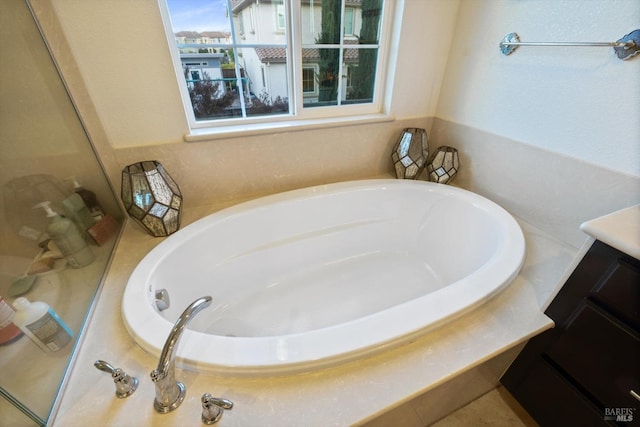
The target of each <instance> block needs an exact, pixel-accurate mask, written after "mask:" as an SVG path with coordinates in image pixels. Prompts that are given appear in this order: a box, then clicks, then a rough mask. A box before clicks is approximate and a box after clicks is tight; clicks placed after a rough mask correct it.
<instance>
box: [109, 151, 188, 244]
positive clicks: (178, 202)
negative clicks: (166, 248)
mask: <svg viewBox="0 0 640 427" xmlns="http://www.w3.org/2000/svg"><path fill="white" fill-rule="evenodd" d="M120 196H121V198H122V201H123V202H124V206H125V208H126V209H127V212H128V213H129V215H130V216H131V218H132V219H133V220H134V221H135V222H137V223H138V224H140V225H141V226H142V227H143V228H144V229H145V230H146V231H147V232H148V233H149V234H151V235H152V236H155V237H162V236H168V235H170V234H172V233H174V232H176V231H178V229H179V228H180V217H181V214H182V193H181V192H180V188H178V184H176V182H175V181H174V180H173V178H171V175H169V173H167V171H166V170H165V169H164V167H163V166H162V165H161V164H160V162H158V161H156V160H148V161H143V162H138V163H134V164H131V165H129V166H126V167H125V168H124V169H122V192H121V195H120Z"/></svg>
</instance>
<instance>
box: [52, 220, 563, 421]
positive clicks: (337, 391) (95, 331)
mask: <svg viewBox="0 0 640 427" xmlns="http://www.w3.org/2000/svg"><path fill="white" fill-rule="evenodd" d="M217 208H218V207H198V208H194V209H186V210H185V216H184V223H185V224H187V223H189V222H192V221H194V220H195V219H197V218H200V217H202V216H204V215H206V214H208V213H210V212H213V211H215V210H217ZM521 225H522V227H523V230H524V232H525V237H526V239H527V254H528V255H527V259H526V262H525V265H524V267H523V269H522V271H521V274H520V275H519V276H518V277H517V278H516V279H515V280H514V282H513V283H512V284H511V285H510V286H509V287H508V288H507V289H505V290H504V291H502V292H501V293H500V294H498V295H497V296H496V297H495V298H493V299H491V300H490V301H489V302H487V303H486V304H483V305H482V306H480V307H478V308H477V309H476V310H474V311H472V312H470V313H468V314H466V315H464V316H462V317H460V318H458V319H457V320H454V321H452V322H450V323H448V324H446V325H444V326H442V327H441V328H439V329H436V330H434V331H432V332H430V333H428V334H426V335H424V336H422V337H421V338H418V339H416V340H415V341H413V342H411V343H409V344H406V345H403V346H400V347H397V348H393V349H390V350H388V351H386V352H383V353H381V354H379V355H376V356H373V357H369V358H366V359H362V360H359V361H354V362H351V363H347V364H344V365H340V366H337V367H334V368H330V369H326V370H321V371H317V372H312V373H308V374H302V375H291V376H282V377H273V378H223V377H217V376H204V375H197V374H194V373H191V372H187V371H185V370H182V369H178V370H177V373H176V376H177V378H178V379H179V380H181V381H183V382H184V384H185V385H186V386H187V397H186V400H185V402H184V403H183V404H182V406H181V407H180V408H178V409H177V410H175V411H174V412H172V413H169V414H164V415H161V414H157V413H155V411H154V409H153V404H152V402H153V398H154V386H153V383H152V382H151V380H150V379H149V372H151V370H153V369H154V368H155V367H156V365H157V360H156V359H155V358H153V357H151V356H150V355H148V354H147V353H145V352H144V351H143V350H142V349H141V348H140V347H138V346H137V345H136V344H135V343H134V341H133V340H132V339H131V337H130V336H129V334H128V333H127V332H126V330H125V328H124V324H123V322H122V318H121V314H120V303H121V299H122V294H123V291H124V287H125V286H126V282H127V280H128V278H129V275H130V274H131V272H132V271H133V269H134V268H135V266H136V265H137V263H138V262H139V260H140V259H142V258H143V257H144V255H145V254H146V253H147V252H148V251H149V250H151V249H152V248H153V247H154V246H155V245H157V244H158V243H159V242H160V241H161V240H160V239H155V238H153V237H150V236H148V235H146V233H144V231H142V230H140V229H139V228H138V227H137V226H136V225H135V224H133V223H131V222H128V223H127V225H126V230H125V233H124V235H123V237H122V239H121V241H120V244H119V246H118V249H117V252H116V255H115V259H114V261H113V264H112V267H111V269H110V272H109V274H108V276H107V278H106V281H105V283H104V286H103V288H102V290H101V295H100V297H99V299H98V301H97V304H96V307H95V311H94V312H93V315H92V319H91V321H90V324H89V326H88V329H87V333H86V335H85V338H84V342H83V345H82V347H81V348H80V351H79V353H78V355H77V359H76V363H75V365H74V367H73V369H72V372H71V374H70V378H69V381H68V386H67V388H66V390H65V391H64V393H63V395H62V397H61V401H60V405H59V409H58V411H57V415H56V416H55V418H54V419H53V422H52V425H54V426H65V427H67V426H84V425H88V424H101V425H110V426H112V425H132V424H134V425H141V426H155V425H158V426H160V425H162V426H173V425H195V424H198V423H199V419H200V413H201V404H200V397H201V396H202V394H203V393H205V392H209V393H212V394H213V395H214V396H219V397H224V398H227V399H230V400H232V401H233V402H234V408H233V409H232V410H231V411H227V412H226V413H225V415H224V417H223V420H222V422H223V423H224V424H222V425H228V426H233V425H236V426H246V425H278V426H282V425H349V424H364V423H366V422H369V421H374V420H376V419H377V418H378V417H379V416H380V415H381V414H383V413H385V412H387V411H389V410H392V409H396V408H403V407H404V409H407V410H410V411H415V413H416V414H418V415H417V416H420V415H419V414H420V412H419V408H418V409H412V408H413V407H407V406H405V404H409V405H416V404H417V402H420V399H419V397H420V396H424V395H425V393H427V392H429V391H432V390H434V389H436V388H437V387H438V386H443V385H446V384H447V383H451V381H452V380H454V379H455V378H456V377H459V376H460V375H463V374H465V373H468V372H470V371H471V370H473V369H474V368H479V367H482V366H484V365H485V362H489V361H492V360H493V361H495V360H500V359H496V356H499V355H502V354H503V353H505V352H507V351H509V350H512V349H513V348H514V347H516V346H519V345H520V344H521V343H523V342H524V341H526V340H527V339H528V338H530V337H531V336H533V335H535V334H538V333H540V332H541V331H543V330H546V329H548V328H550V327H552V325H553V323H552V322H551V320H549V319H548V318H547V317H546V316H545V315H544V314H543V313H542V311H541V309H540V305H539V300H540V299H542V297H541V296H540V295H541V294H543V293H546V292H549V291H548V289H544V287H545V286H551V287H554V286H555V284H556V283H557V281H558V279H559V278H560V277H561V276H562V274H563V272H564V270H565V268H566V266H567V265H569V264H570V262H571V261H572V259H573V257H574V255H575V252H576V251H575V248H573V247H572V246H569V245H566V244H564V243H562V242H561V241H559V240H557V239H555V238H554V237H553V236H551V235H549V234H547V233H545V232H544V231H541V230H539V229H536V228H535V227H532V226H530V225H528V224H527V223H524V222H521ZM548 261H551V262H548ZM96 359H104V360H107V361H108V362H110V363H111V364H113V365H114V366H117V367H120V368H122V369H124V370H125V371H126V372H128V373H130V374H131V375H134V376H137V377H138V378H139V379H140V386H139V388H138V390H137V391H136V392H135V393H134V394H133V395H132V396H131V397H129V398H127V399H116V398H115V397H114V394H113V389H114V386H113V383H112V381H111V380H110V379H109V378H108V377H107V376H105V375H104V374H103V373H101V372H99V371H97V370H96V369H95V368H94V367H93V366H92V365H93V362H94V361H95V360H96ZM502 359H505V358H504V357H503V358H502ZM507 359H509V358H507ZM492 363H496V362H492ZM501 363H502V364H503V365H504V366H503V368H506V366H507V365H508V364H509V363H510V360H503V361H502V362H501ZM489 387H493V385H489ZM458 388H459V387H458ZM451 390H454V389H451ZM485 391H487V389H486V387H482V390H479V391H478V392H477V393H476V394H475V395H472V396H466V398H465V399H464V401H460V402H459V404H458V405H457V406H461V405H463V404H464V403H466V402H468V401H469V400H472V399H473V398H475V397H477V396H479V395H480V394H482V393H484V392H485ZM447 392H448V391H447V390H445V395H446V393H447ZM441 395H442V394H441ZM416 398H418V399H417V400H416ZM453 409H455V408H451V410H453ZM432 421H435V420H432Z"/></svg>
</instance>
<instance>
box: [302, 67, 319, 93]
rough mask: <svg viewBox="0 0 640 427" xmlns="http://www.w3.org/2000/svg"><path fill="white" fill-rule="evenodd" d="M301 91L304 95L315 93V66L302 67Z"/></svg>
mask: <svg viewBox="0 0 640 427" xmlns="http://www.w3.org/2000/svg"><path fill="white" fill-rule="evenodd" d="M302 92H304V94H305V95H307V94H309V93H311V94H315V93H316V68H315V67H303V68H302Z"/></svg>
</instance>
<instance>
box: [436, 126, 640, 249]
mask: <svg viewBox="0 0 640 427" xmlns="http://www.w3.org/2000/svg"><path fill="white" fill-rule="evenodd" d="M429 137H430V139H429V146H430V147H431V148H432V149H433V148H435V147H438V146H440V145H450V146H452V147H454V148H457V149H458V151H459V153H460V164H461V166H460V171H459V172H458V175H457V176H456V178H455V180H454V183H455V184H456V185H459V186H461V187H463V188H466V189H468V190H471V191H473V192H474V193H478V194H481V195H483V196H485V197H487V198H488V199H491V200H493V201H494V202H496V203H498V204H499V205H501V206H502V207H503V208H505V209H507V210H508V211H509V212H511V213H512V214H513V215H515V216H518V217H520V218H523V219H524V220H526V221H527V222H529V223H530V224H532V225H534V226H536V227H539V228H541V229H543V230H545V231H549V232H551V233H553V234H554V235H555V236H556V237H558V238H559V239H560V240H562V241H565V242H567V243H569V244H571V245H573V246H575V247H576V248H579V247H581V246H582V245H583V244H584V242H585V240H586V239H587V235H586V234H585V233H583V232H582V231H580V224H582V223H583V222H585V221H590V220H592V219H593V218H597V217H600V216H602V215H606V214H609V213H611V212H613V211H616V210H618V209H623V208H627V207H629V206H633V205H636V204H638V203H639V202H640V176H634V175H628V174H624V173H620V172H617V171H615V170H611V169H607V168H604V167H601V166H596V165H594V164H591V163H587V162H585V161H582V160H579V159H576V158H574V157H568V156H565V155H562V154H559V153H556V152H552V151H549V150H546V149H543V148H539V147H536V146H533V145H529V144H524V143H522V142H518V141H514V140H512V139H509V138H505V137H502V136H499V135H495V134H492V133H489V132H486V131H482V130H479V129H475V128H472V127H469V126H465V125H461V124H458V123H453V122H450V121H447V120H443V119H439V118H435V119H434V120H433V124H432V127H431V132H430V133H429ZM603 143H606V142H603Z"/></svg>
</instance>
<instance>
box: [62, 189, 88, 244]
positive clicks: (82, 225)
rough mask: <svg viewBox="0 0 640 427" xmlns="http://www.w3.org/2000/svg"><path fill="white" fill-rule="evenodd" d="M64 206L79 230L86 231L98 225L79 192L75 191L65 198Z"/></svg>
mask: <svg viewBox="0 0 640 427" xmlns="http://www.w3.org/2000/svg"><path fill="white" fill-rule="evenodd" d="M62 206H63V208H64V213H65V215H66V217H67V218H69V219H71V220H73V222H74V223H75V224H76V227H78V229H79V230H82V231H84V232H86V231H87V230H88V229H90V228H91V227H93V226H94V225H96V221H95V220H94V218H93V216H91V212H89V208H87V205H85V204H84V201H83V200H82V197H80V196H79V195H78V194H76V193H73V194H72V195H71V196H69V197H67V198H66V199H64V200H63V201H62ZM82 237H85V233H82Z"/></svg>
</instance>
